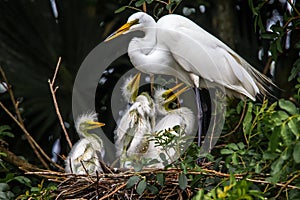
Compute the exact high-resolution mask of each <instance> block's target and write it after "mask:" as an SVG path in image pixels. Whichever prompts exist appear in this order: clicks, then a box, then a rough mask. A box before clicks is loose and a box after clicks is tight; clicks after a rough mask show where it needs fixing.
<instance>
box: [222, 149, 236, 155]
mask: <svg viewBox="0 0 300 200" xmlns="http://www.w3.org/2000/svg"><path fill="white" fill-rule="evenodd" d="M233 152H234V151H233V150H231V149H222V150H221V154H223V155H227V154H233Z"/></svg>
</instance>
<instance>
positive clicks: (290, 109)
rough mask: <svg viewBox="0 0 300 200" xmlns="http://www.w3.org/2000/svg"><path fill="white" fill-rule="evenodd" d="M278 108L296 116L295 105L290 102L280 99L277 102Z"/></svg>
mask: <svg viewBox="0 0 300 200" xmlns="http://www.w3.org/2000/svg"><path fill="white" fill-rule="evenodd" d="M279 107H280V108H281V109H283V110H285V111H287V112H288V113H290V114H291V115H295V114H297V107H296V106H295V104H293V103H292V102H291V101H288V100H285V99H280V100H279Z"/></svg>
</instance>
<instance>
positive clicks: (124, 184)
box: [99, 183, 127, 200]
mask: <svg viewBox="0 0 300 200" xmlns="http://www.w3.org/2000/svg"><path fill="white" fill-rule="evenodd" d="M126 185H127V183H123V184H122V185H120V186H119V187H117V188H116V189H115V190H114V191H112V192H111V193H109V194H107V195H105V196H103V197H101V198H100V199H99V200H103V199H106V198H108V197H110V196H112V195H113V194H115V193H116V192H117V191H119V190H120V189H122V188H123V187H125V186H126Z"/></svg>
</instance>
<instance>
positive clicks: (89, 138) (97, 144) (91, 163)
mask: <svg viewBox="0 0 300 200" xmlns="http://www.w3.org/2000/svg"><path fill="white" fill-rule="evenodd" d="M101 126H104V124H103V123H100V122H97V114H96V113H94V112H91V113H88V114H83V115H81V116H79V117H78V119H77V120H76V122H75V127H76V130H77V133H78V135H79V137H80V140H79V141H78V142H77V143H76V144H75V145H74V146H73V147H72V149H71V151H70V153H69V155H68V157H67V158H66V160H65V166H66V167H65V171H66V172H67V173H74V174H86V173H89V174H96V171H98V172H102V171H103V170H102V168H101V165H100V162H99V160H103V157H104V154H105V151H104V146H103V141H102V139H101V138H100V136H99V135H97V133H92V132H91V131H92V130H93V129H96V128H99V127H101Z"/></svg>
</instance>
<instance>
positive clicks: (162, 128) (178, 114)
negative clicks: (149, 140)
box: [149, 84, 195, 163]
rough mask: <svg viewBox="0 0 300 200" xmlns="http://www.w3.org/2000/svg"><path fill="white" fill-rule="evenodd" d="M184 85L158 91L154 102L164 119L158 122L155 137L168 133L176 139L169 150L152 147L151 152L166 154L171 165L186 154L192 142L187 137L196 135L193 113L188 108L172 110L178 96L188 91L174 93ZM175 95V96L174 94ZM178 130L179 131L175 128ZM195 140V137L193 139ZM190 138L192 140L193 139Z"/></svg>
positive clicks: (154, 130)
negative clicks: (171, 104) (172, 104)
mask: <svg viewBox="0 0 300 200" xmlns="http://www.w3.org/2000/svg"><path fill="white" fill-rule="evenodd" d="M181 85H182V84H178V85H176V86H175V87H173V88H171V89H163V88H159V89H156V91H155V95H154V100H155V105H156V111H157V115H159V114H160V115H162V118H161V119H160V120H159V121H158V122H157V124H156V125H155V127H154V128H153V131H152V132H153V135H154V136H159V135H162V134H164V133H166V132H168V133H169V134H171V135H173V136H175V137H176V139H174V141H171V144H172V145H169V147H168V148H165V149H164V148H163V147H155V148H153V146H150V147H151V148H149V151H156V154H157V155H159V154H160V153H164V154H165V155H166V156H165V157H166V158H167V160H168V162H169V163H171V162H173V161H175V160H177V159H178V158H179V156H180V155H181V153H183V152H184V150H185V149H184V148H182V147H183V146H184V147H185V148H187V147H188V144H189V143H190V142H191V140H187V138H185V139H183V138H184V137H185V136H192V135H193V134H195V132H194V131H195V130H194V128H195V127H194V124H195V117H194V113H193V111H191V110H190V109H189V108H187V107H179V108H174V109H170V108H169V104H170V103H171V102H172V101H174V100H176V98H178V96H179V95H180V94H181V93H183V92H184V91H186V89H187V87H185V88H183V89H181V90H179V91H178V92H176V93H175V92H174V90H175V89H177V88H179V87H180V86H181ZM172 93H174V94H172ZM176 127H177V128H178V130H177V131H175V130H174V128H176ZM191 138H193V137H191ZM191 138H190V139H191ZM185 144H186V145H185Z"/></svg>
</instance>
